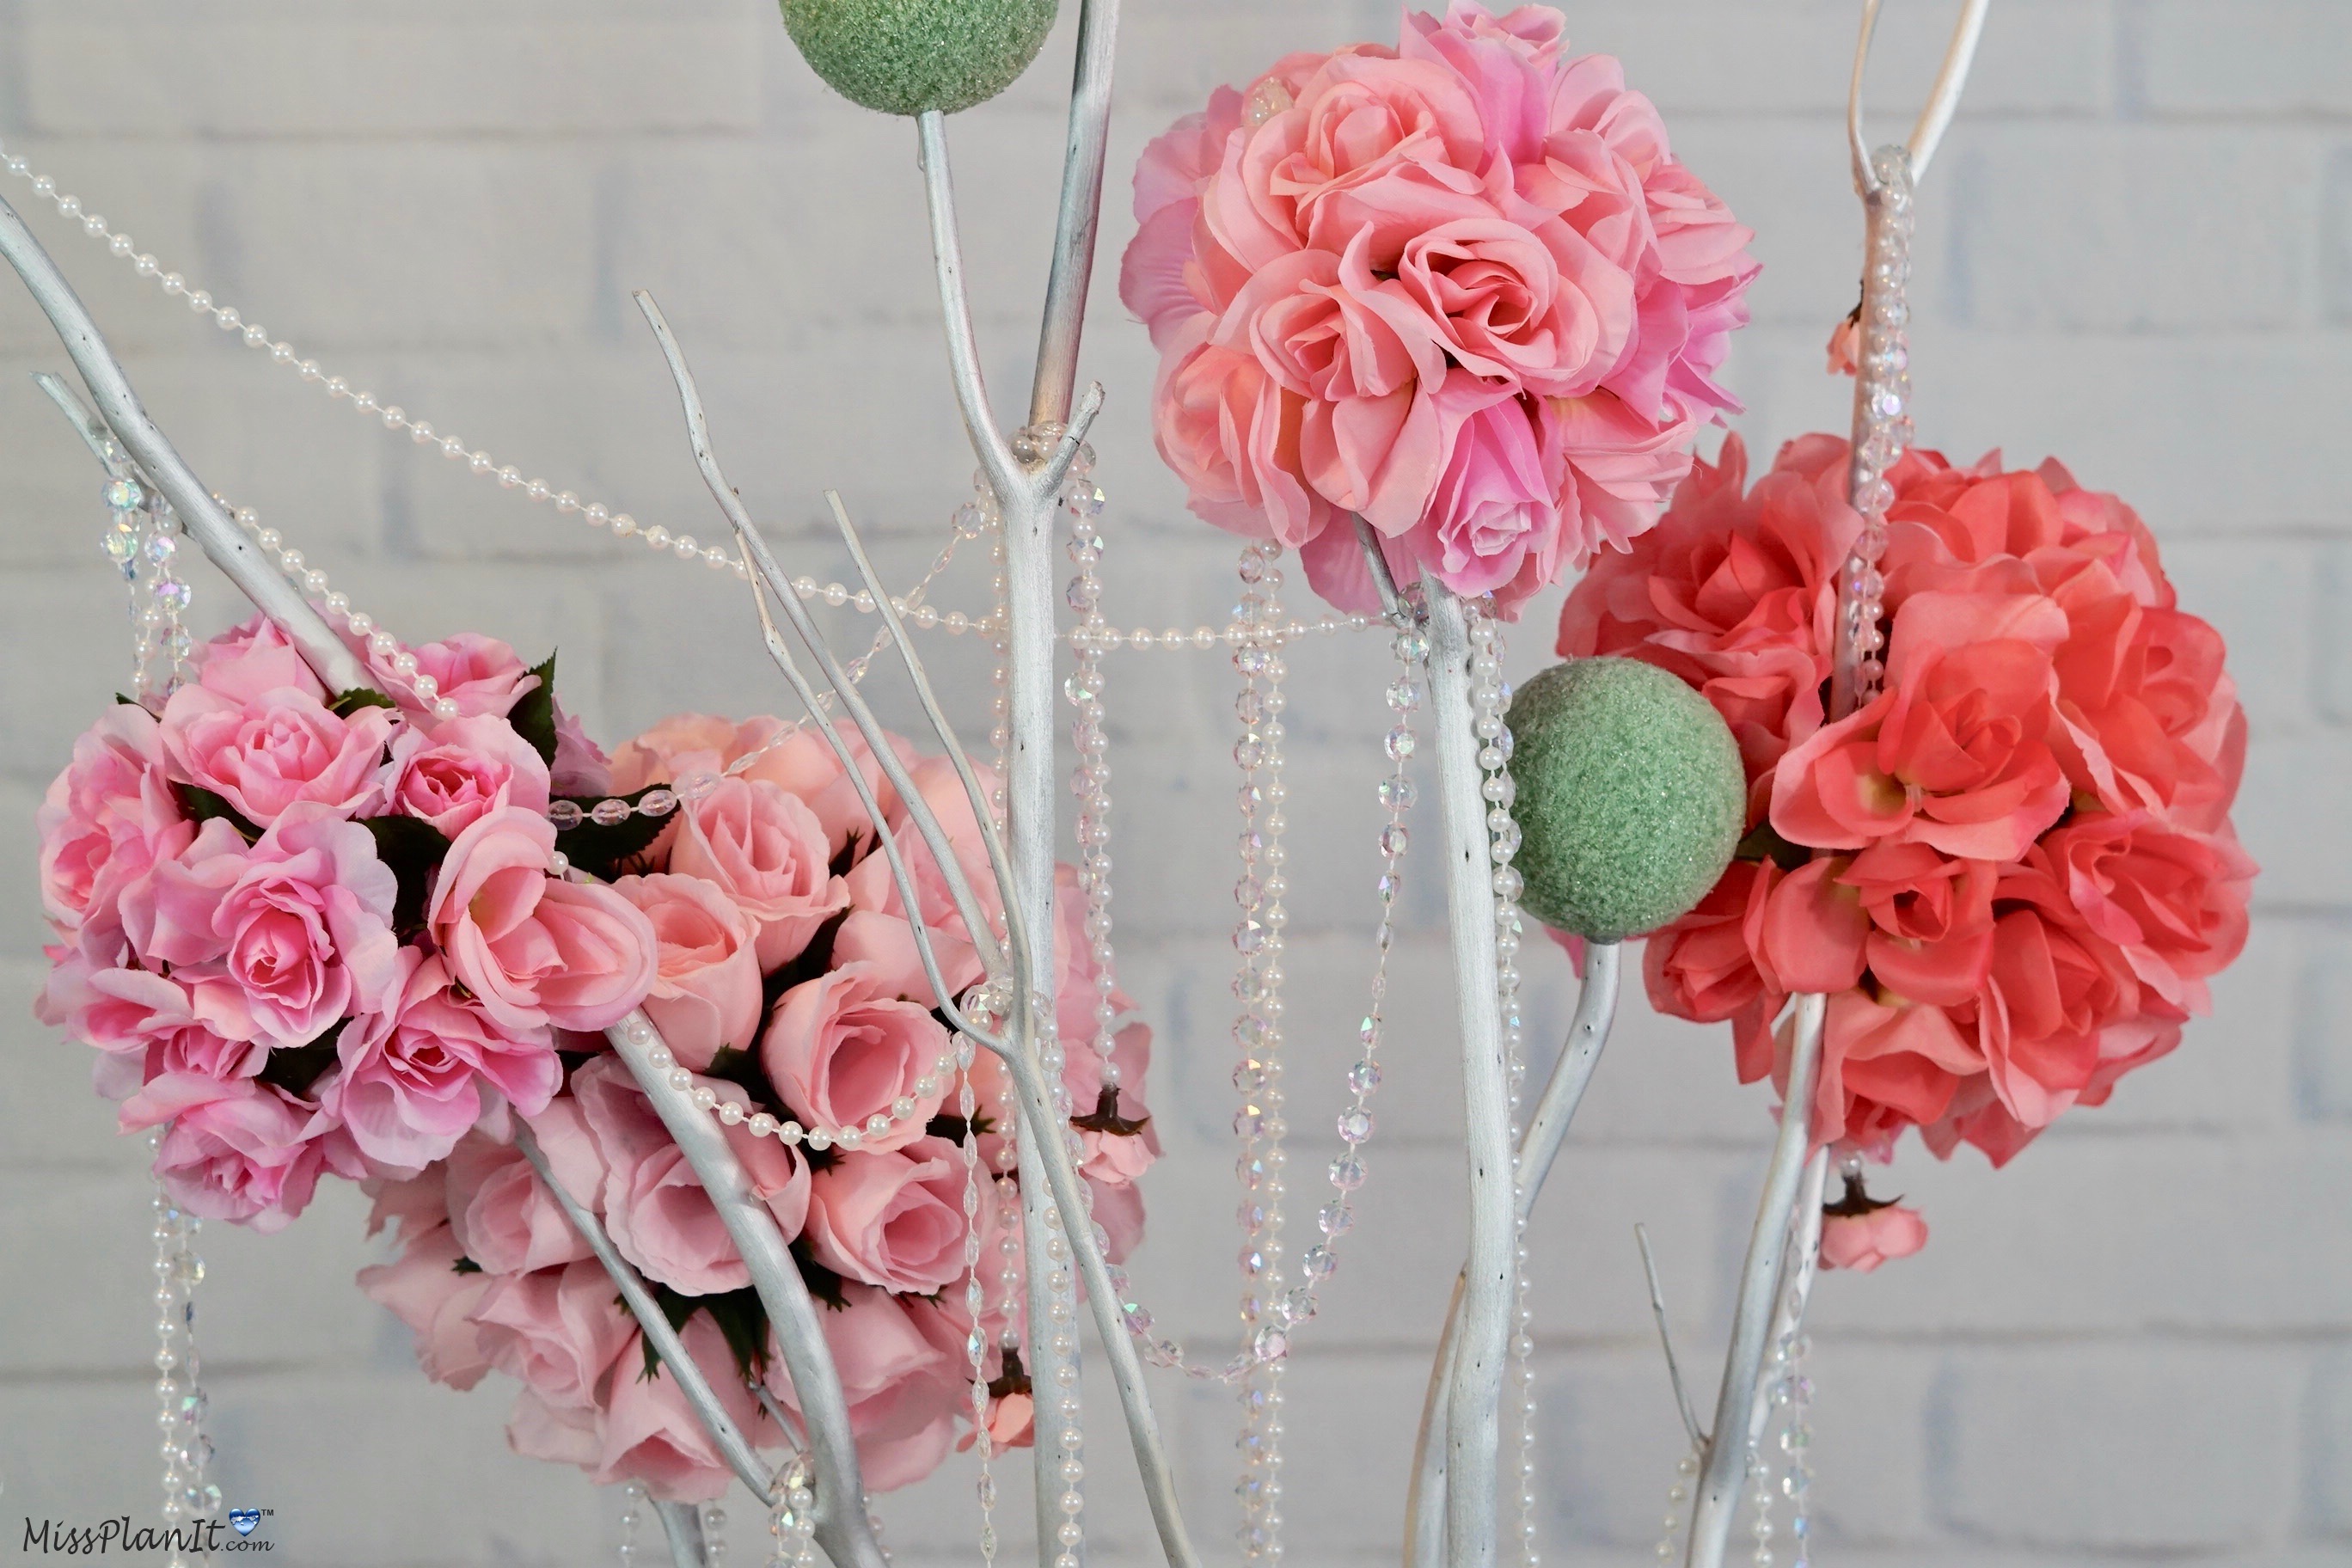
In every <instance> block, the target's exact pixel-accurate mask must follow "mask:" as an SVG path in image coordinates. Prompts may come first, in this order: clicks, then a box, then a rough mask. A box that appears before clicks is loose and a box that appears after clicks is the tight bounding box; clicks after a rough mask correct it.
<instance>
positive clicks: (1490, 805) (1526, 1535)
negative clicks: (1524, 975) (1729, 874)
mask: <svg viewBox="0 0 2352 1568" xmlns="http://www.w3.org/2000/svg"><path fill="white" fill-rule="evenodd" d="M1468 630H1469V634H1470V648H1471V654H1470V715H1471V729H1472V732H1473V733H1474V734H1475V735H1476V736H1477V738H1478V741H1479V747H1478V766H1479V769H1480V771H1481V772H1483V773H1485V774H1486V779H1485V780H1484V782H1483V783H1481V784H1480V785H1479V793H1480V794H1481V795H1483V796H1484V797H1485V799H1486V803H1487V811H1486V833H1487V857H1488V858H1489V859H1490V860H1491V861H1492V863H1493V865H1494V868H1495V870H1494V878H1493V882H1492V886H1493V889H1494V892H1495V956H1496V1001H1497V1004H1498V1005H1497V1008H1496V1016H1497V1017H1498V1018H1499V1019H1500V1020H1501V1023H1502V1030H1503V1058H1504V1062H1505V1065H1506V1068H1507V1074H1508V1082H1509V1086H1510V1100H1509V1114H1510V1121H1511V1151H1512V1152H1511V1179H1512V1181H1513V1183H1514V1184H1517V1182H1518V1181H1519V1180H1520V1179H1521V1177H1520V1173H1519V1156H1518V1147H1519V1130H1520V1122H1521V1116H1520V1111H1521V1110H1522V1108H1523V1105H1524V1102H1525V1099H1526V1091H1527V1078H1528V1052H1527V1020H1526V1017H1525V1016H1524V1014H1523V1013H1522V1012H1521V1011H1520V1007H1519V969H1518V955H1519V946H1520V942H1521V941H1522V938H1523V935H1524V932H1525V929H1526V928H1525V925H1524V922H1523V921H1522V920H1521V918H1520V915H1519V909H1518V896H1519V893H1520V891H1521V889H1522V887H1523V884H1522V882H1521V880H1520V877H1519V873H1518V872H1517V870H1516V869H1514V868H1512V865H1511V861H1512V858H1514V857H1515V856H1517V853H1518V849H1519V826H1518V824H1517V821H1516V820H1514V819H1513V817H1512V816H1511V804H1512V802H1513V801H1514V800H1515V799H1516V798H1517V786H1516V785H1515V784H1513V783H1512V781H1511V774H1510V763H1511V752H1512V742H1511V731H1510V726H1509V724H1508V722H1507V721H1506V720H1505V718H1504V714H1505V711H1506V710H1507V709H1508V708H1509V707H1510V705H1511V689H1510V686H1509V684H1508V683H1507V682H1506V681H1505V680H1504V679H1503V651H1504V650H1503V631H1502V625H1501V623H1500V622H1498V621H1496V619H1495V618H1494V616H1492V615H1491V614H1489V613H1488V612H1487V610H1486V608H1485V606H1483V605H1472V606H1471V607H1470V615H1469V627H1468ZM1515 1207H1516V1210H1517V1217H1516V1218H1515V1220H1514V1223H1513V1246H1514V1247H1516V1248H1517V1267H1516V1268H1514V1270H1513V1278H1514V1279H1515V1281H1516V1283H1515V1286H1514V1300H1513V1312H1514V1316H1515V1320H1516V1322H1515V1328H1514V1331H1513V1334H1512V1339H1511V1386H1512V1394H1513V1399H1514V1403H1515V1404H1516V1405H1517V1414H1518V1432H1517V1441H1518V1452H1519V1487H1518V1497H1517V1504H1518V1529H1519V1550H1520V1560H1521V1561H1522V1562H1523V1563H1525V1564H1526V1565H1527V1568H1536V1563H1537V1561H1538V1552H1537V1549H1536V1492H1535V1483H1536V1461H1535V1445H1536V1407H1535V1310H1534V1308H1533V1307H1532V1305H1531V1304H1530V1302H1529V1299H1528V1290H1529V1282H1528V1222H1527V1218H1526V1205H1522V1204H1517V1203H1516V1200H1515Z"/></svg>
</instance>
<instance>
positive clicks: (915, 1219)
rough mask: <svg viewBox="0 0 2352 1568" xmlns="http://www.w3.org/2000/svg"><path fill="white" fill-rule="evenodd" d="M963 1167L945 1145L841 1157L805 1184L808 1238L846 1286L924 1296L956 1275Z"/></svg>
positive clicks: (932, 1142) (922, 1143)
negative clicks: (854, 1283)
mask: <svg viewBox="0 0 2352 1568" xmlns="http://www.w3.org/2000/svg"><path fill="white" fill-rule="evenodd" d="M964 1179H965V1178H964V1169H963V1159H962V1156H961V1152H959V1151H958V1150H957V1148H956V1146H955V1145H954V1144H953V1143H950V1142H948V1141H947V1140H946V1139H944V1138H929V1137H918V1138H916V1139H915V1140H913V1141H912V1142H908V1143H907V1144H905V1145H904V1146H902V1147H900V1148H898V1149H895V1150H890V1151H887V1152H878V1153H869V1152H866V1151H864V1150H858V1151H855V1152H849V1153H845V1154H844V1155H842V1157H841V1158H840V1159H838V1160H836V1161H835V1162H834V1163H832V1164H830V1165H828V1166H826V1167H825V1168H824V1169H823V1170H821V1171H818V1172H816V1173H814V1176H813V1177H812V1178H811V1183H810V1192H809V1217H808V1230H807V1233H806V1234H807V1236H808V1239H809V1243H810V1246H811V1247H812V1249H813V1250H814V1253H815V1255H816V1260H817V1261H818V1262H819V1263H822V1264H824V1266H825V1267H826V1268H830V1269H832V1270H833V1271H834V1272H835V1273H836V1274H839V1275H842V1276H843V1277H845V1278H846V1279H862V1280H864V1281H865V1282H866V1283H867V1284H869V1285H878V1286H880V1287H881V1288H882V1289H886V1290H891V1291H897V1292H904V1293H912V1294H917V1295H922V1294H927V1293H929V1292H930V1291H933V1290H937V1289H941V1288H942V1287H944V1286H946V1285H947V1284H949V1283H950V1281H952V1280H954V1279H956V1278H957V1277H958V1276H960V1275H961V1274H962V1272H963V1233H964V1220H963V1210H962V1207H961V1205H962V1202H963V1189H964Z"/></svg>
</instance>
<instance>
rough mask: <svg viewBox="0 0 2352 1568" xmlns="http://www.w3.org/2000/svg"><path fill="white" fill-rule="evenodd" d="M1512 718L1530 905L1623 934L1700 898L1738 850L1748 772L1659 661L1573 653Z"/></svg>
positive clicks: (1697, 700)
mask: <svg viewBox="0 0 2352 1568" xmlns="http://www.w3.org/2000/svg"><path fill="white" fill-rule="evenodd" d="M1508 718H1509V721H1510V726H1511V739H1512V742H1514V746H1513V751H1512V753H1511V779H1512V782H1513V783H1514V784H1517V787H1518V796H1517V802H1516V803H1515V804H1514V805H1513V806H1512V810H1511V815H1512V816H1513V817H1514V818H1516V819H1517V822H1518V825H1519V833H1520V836H1521V844H1520V848H1519V853H1518V857H1517V859H1516V860H1514V861H1513V862H1512V863H1513V864H1514V865H1516V866H1517V868H1518V870H1519V875H1520V876H1521V877H1522V878H1524V879H1526V884H1527V885H1526V889H1525V891H1524V892H1523V893H1522V894H1521V895H1520V899H1519V902H1520V906H1521V907H1522V908H1524V909H1525V910H1527V911H1528V913H1529V914H1531V915H1533V916H1535V917H1536V918H1537V919H1538V920H1539V921H1543V923H1544V924H1546V925H1548V926H1551V927H1553V928H1554V929H1556V930H1559V931H1572V932H1574V933H1575V934H1576V935H1578V936H1581V937H1585V938H1587V939H1589V940H1591V941H1594V942H1619V941H1622V940H1623V939H1624V938H1626V937H1629V936H1638V935H1639V934H1641V933H1642V932H1643V931H1655V930H1656V929H1657V928H1658V927H1660V926H1662V925H1664V924H1665V923H1666V922H1667V921H1671V920H1673V919H1675V917H1676V916H1677V915H1681V914H1685V913H1686V912H1688V911H1689V910H1690V909H1691V908H1692V906H1694V905H1695V904H1696V903H1697V902H1698V901H1699V900H1701V899H1703V898H1705V897H1706V890H1707V889H1709V888H1712V887H1713V886H1715V883H1716V879H1717V878H1719V877H1721V876H1722V875H1723V869H1724V868H1725V867H1726V866H1728V865H1729V864H1730V863H1731V855H1732V851H1733V850H1734V849H1736V848H1737V847H1738V844H1739V837H1740V832H1741V829H1742V828H1743V827H1744V826H1746V823H1747V815H1748V804H1747V803H1748V781H1747V774H1746V773H1745V771H1744V770H1743V769H1742V768H1741V766H1740V761H1739V747H1738V744H1737V743H1736V742H1733V740H1732V738H1731V731H1730V730H1729V729H1728V728H1727V726H1726V725H1725V724H1724V722H1723V718H1722V715H1720V714H1718V713H1717V712H1716V710H1715V709H1714V707H1713V706H1712V705H1710V704H1709V703H1708V701H1707V700H1706V698H1704V697H1701V696H1700V695H1699V694H1698V693H1697V692H1696V691H1694V690H1692V689H1690V688H1689V687H1688V686H1685V685H1684V684H1683V683H1682V682H1681V681H1679V680H1677V679H1675V678H1674V677H1673V676H1671V675H1669V674H1667V673H1666V672H1665V671H1664V670H1663V669H1660V668H1657V667H1656V666H1655V665H1649V664H1643V663H1642V662H1640V661H1639V660H1636V659H1630V658H1578V659H1570V661H1569V662H1568V663H1566V664H1561V665H1555V666H1553V667H1552V668H1549V669H1547V670H1545V671H1544V672H1543V673H1542V674H1540V675H1538V676H1537V677H1536V678H1535V679H1532V680H1529V681H1528V683H1527V684H1526V685H1524V686H1522V687H1520V688H1519V689H1518V691H1517V694H1516V695H1514V697H1513V698H1512V700H1511V708H1510V713H1509V715H1508Z"/></svg>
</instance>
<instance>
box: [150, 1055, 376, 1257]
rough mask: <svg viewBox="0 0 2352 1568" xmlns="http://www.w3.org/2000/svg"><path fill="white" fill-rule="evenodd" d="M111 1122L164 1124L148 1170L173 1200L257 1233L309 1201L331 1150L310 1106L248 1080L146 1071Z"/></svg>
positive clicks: (279, 1225) (282, 1223)
mask: <svg viewBox="0 0 2352 1568" xmlns="http://www.w3.org/2000/svg"><path fill="white" fill-rule="evenodd" d="M167 1123H168V1125H165V1124H167ZM121 1126H122V1130H123V1131H126V1132H131V1131H139V1130H141V1129H142V1128H148V1127H155V1126H163V1127H164V1132H163V1143H162V1145H161V1146H160V1147H159V1148H158V1149H157V1150H156V1152H155V1176H156V1179H157V1180H158V1181H160V1182H162V1183H163V1187H164V1190H165V1191H167V1192H169V1193H170V1194H172V1196H173V1200H174V1201H176V1202H177V1203H178V1204H179V1205H180V1206H181V1207H183V1208H184V1209H186V1210H187V1211H188V1212H189V1213H191V1214H196V1215H203V1216H204V1217H205V1218H206V1219H225V1220H230V1221H233V1222H235V1223H236V1224H238V1225H243V1226H251V1227H252V1228H253V1229H255V1230H257V1231H259V1232H261V1233H262V1234H263V1235H265V1236H267V1235H268V1234H270V1233H272V1232H274V1231H278V1230H283V1229H284V1228H285V1227H286V1226H287V1224H288V1222H289V1221H290V1220H292V1219H293V1218H294V1216H295V1215H299V1214H300V1213H301V1212H302V1211H303V1210H304V1209H305V1208H307V1207H308V1206H310V1195H311V1194H312V1193H314V1192H316V1191H317V1190H318V1185H319V1177H320V1173H323V1172H324V1171H325V1170H326V1169H327V1162H328V1158H329V1155H330V1154H331V1152H333V1150H332V1148H331V1141H330V1140H329V1139H328V1138H326V1137H324V1136H322V1133H324V1132H325V1131H326V1130H325V1129H324V1128H322V1127H321V1126H320V1119H319V1115H318V1111H317V1109H316V1108H315V1107H312V1106H308V1105H304V1104H302V1103H301V1102H299V1101H298V1100H293V1099H291V1098H290V1097H289V1096H288V1095H286V1094H284V1093H282V1092H281V1091H279V1090H278V1089H272V1088H270V1087H268V1085H266V1084H262V1083H260V1082H258V1081H257V1080H255V1079H248V1078H229V1079H222V1078H213V1077H207V1076H200V1075H197V1074H193V1073H189V1074H181V1075H178V1076H175V1077H171V1078H159V1079H154V1080H153V1081H152V1082H150V1083H149V1084H148V1085H147V1087H146V1088H144V1089H142V1090H140V1091H139V1093H138V1094H136V1095H134V1096H132V1097H131V1100H128V1101H127V1102H125V1103H124V1105H123V1107H122V1116H121ZM343 1173H344V1174H347V1175H357V1174H359V1171H358V1170H356V1169H347V1170H345V1171H344V1172H343Z"/></svg>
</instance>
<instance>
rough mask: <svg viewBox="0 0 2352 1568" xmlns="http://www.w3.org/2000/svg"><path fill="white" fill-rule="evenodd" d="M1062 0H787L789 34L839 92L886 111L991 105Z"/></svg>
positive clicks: (1024, 63)
mask: <svg viewBox="0 0 2352 1568" xmlns="http://www.w3.org/2000/svg"><path fill="white" fill-rule="evenodd" d="M1056 4H1057V0H783V7H784V30H785V31H786V32H788V33H790V34H791V35H792V36H793V43H794V44H796V45H798V46H799V47H800V51H801V54H802V55H803V57H804V58H806V59H807V60H808V63H809V64H810V66H812V67H813V68H814V69H815V71H816V74H817V75H819V76H821V77H823V78H824V79H825V80H826V82H827V83H829V84H830V85H831V86H832V88H833V89H834V90H835V92H838V93H840V94H841V95H842V96H843V97H844V98H846V99H848V100H851V101H852V102H854V103H862V104H864V105H865V106H866V108H868V109H878V110H881V111H882V112H883V113H885V114H909V115H911V114H920V113H921V112H923V111H924V110H927V109H936V110H940V112H941V113H943V114H953V113H955V112H956V111H957V110H962V109H970V108H971V106H972V105H973V104H975V103H982V102H985V101H986V100H989V99H992V98H994V97H995V96H996V95H997V94H998V93H1000V92H1003V90H1004V89H1006V88H1008V87H1011V86H1012V85H1013V79H1014V78H1016V77H1018V76H1019V75H1020V74H1021V73H1022V72H1023V71H1024V70H1027V69H1028V68H1029V62H1030V61H1031V60H1034V59H1035V58H1037V51H1038V49H1039V48H1041V47H1044V45H1045V35H1046V33H1047V32H1048V31H1050V30H1051V29H1052V27H1053V26H1054V12H1055V5H1056Z"/></svg>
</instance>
